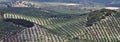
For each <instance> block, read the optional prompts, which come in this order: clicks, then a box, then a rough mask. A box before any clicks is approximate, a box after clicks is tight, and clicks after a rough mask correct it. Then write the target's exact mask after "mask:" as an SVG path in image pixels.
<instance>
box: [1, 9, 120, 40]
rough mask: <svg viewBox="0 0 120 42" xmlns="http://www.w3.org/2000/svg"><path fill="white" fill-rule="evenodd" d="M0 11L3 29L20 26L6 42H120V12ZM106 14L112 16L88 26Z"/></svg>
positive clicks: (8, 35) (5, 37)
mask: <svg viewBox="0 0 120 42" xmlns="http://www.w3.org/2000/svg"><path fill="white" fill-rule="evenodd" d="M38 10H39V11H38ZM0 11H1V12H3V13H1V20H2V21H3V22H1V23H7V24H5V25H4V26H7V25H12V26H10V27H15V28H16V27H17V29H14V28H13V29H10V31H9V32H10V33H11V34H9V32H8V33H7V34H5V35H7V36H4V37H3V41H4V42H119V40H120V22H119V21H120V19H119V18H120V12H115V13H114V11H111V12H110V13H109V12H107V11H109V10H107V11H106V10H104V11H103V10H96V11H94V12H89V13H86V14H63V13H62V14H61V13H58V12H55V11H52V10H46V9H36V8H20V7H16V8H1V9H0ZM46 11H47V12H46ZM106 13H108V14H111V15H108V16H106V17H105V18H104V19H102V20H100V21H99V22H95V23H94V24H92V25H91V26H88V27H86V26H85V25H86V23H87V21H94V20H97V19H99V18H101V16H103V15H104V14H105V15H106ZM92 14H93V15H92ZM99 14H102V15H99ZM97 16H98V17H97ZM87 17H88V18H90V19H88V18H87ZM93 17H97V18H93ZM33 24H34V25H33ZM29 25H30V26H29ZM6 28H8V27H6ZM6 28H3V30H4V31H3V32H6V31H5V30H7V29H6ZM0 29H1V28H0ZM1 30H2V29H1ZM3 32H2V33H1V34H4V33H3ZM13 32H15V33H13Z"/></svg>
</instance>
